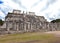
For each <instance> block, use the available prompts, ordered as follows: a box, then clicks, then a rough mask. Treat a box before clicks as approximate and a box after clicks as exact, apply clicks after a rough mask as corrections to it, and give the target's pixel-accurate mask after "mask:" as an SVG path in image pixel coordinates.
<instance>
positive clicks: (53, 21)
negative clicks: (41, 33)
mask: <svg viewBox="0 0 60 43" xmlns="http://www.w3.org/2000/svg"><path fill="white" fill-rule="evenodd" d="M51 22H52V23H55V22H56V23H58V22H60V19H56V20H52V21H51Z"/></svg>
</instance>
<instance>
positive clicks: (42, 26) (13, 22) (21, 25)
mask: <svg viewBox="0 0 60 43" xmlns="http://www.w3.org/2000/svg"><path fill="white" fill-rule="evenodd" d="M59 28H60V23H49V22H47V20H46V19H45V18H44V17H43V16H36V15H35V13H34V12H24V11H23V12H21V10H13V12H9V13H8V14H7V16H6V17H5V22H4V24H3V26H0V34H2V33H4V34H5V33H21V32H35V31H36V32H37V31H41V32H42V31H55V30H60V29H59Z"/></svg>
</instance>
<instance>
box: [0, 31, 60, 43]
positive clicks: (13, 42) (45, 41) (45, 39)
mask: <svg viewBox="0 0 60 43" xmlns="http://www.w3.org/2000/svg"><path fill="white" fill-rule="evenodd" d="M59 39H60V38H57V37H55V36H54V35H53V34H46V33H40V32H34V33H23V34H9V35H1V36H0V43H18V42H27V41H34V40H39V41H40V42H39V43H55V41H56V42H57V41H60V40H59ZM37 43H38V42H37Z"/></svg>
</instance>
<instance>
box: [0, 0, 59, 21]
mask: <svg viewBox="0 0 60 43" xmlns="http://www.w3.org/2000/svg"><path fill="white" fill-rule="evenodd" d="M2 1H3V4H1V5H0V12H2V13H3V14H2V13H0V14H2V15H4V13H7V12H8V11H11V10H13V9H20V10H24V11H33V12H35V13H36V15H41V16H44V17H45V18H46V19H47V20H48V21H49V20H50V19H56V18H59V17H60V16H59V15H60V13H59V12H60V10H59V9H60V5H59V4H60V0H2ZM4 16H5V15H4Z"/></svg>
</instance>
